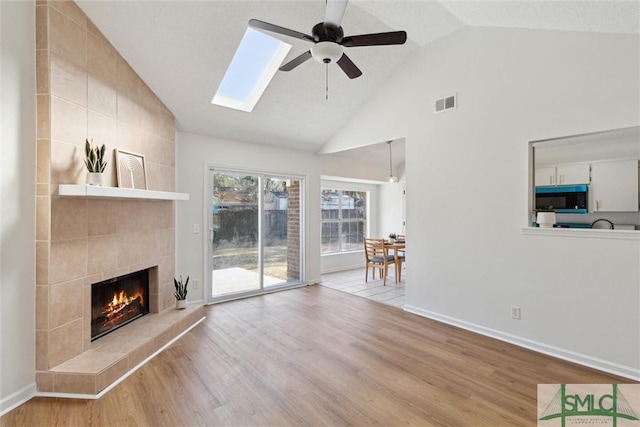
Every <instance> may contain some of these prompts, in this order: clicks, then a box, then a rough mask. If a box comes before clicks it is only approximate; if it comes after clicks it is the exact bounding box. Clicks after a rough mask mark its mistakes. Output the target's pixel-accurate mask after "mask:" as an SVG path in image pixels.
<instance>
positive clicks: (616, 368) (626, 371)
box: [402, 305, 640, 381]
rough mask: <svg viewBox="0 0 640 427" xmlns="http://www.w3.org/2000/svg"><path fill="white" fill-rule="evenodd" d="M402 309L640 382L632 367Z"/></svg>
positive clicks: (426, 312) (413, 308)
mask: <svg viewBox="0 0 640 427" xmlns="http://www.w3.org/2000/svg"><path fill="white" fill-rule="evenodd" d="M402 308H403V309H404V310H405V311H407V312H409V313H413V314H416V315H418V316H422V317H426V318H429V319H432V320H436V321H438V322H442V323H446V324H448V325H452V326H456V327H458V328H462V329H466V330H468V331H471V332H475V333H477V334H480V335H485V336H487V337H490V338H495V339H497V340H500V341H504V342H508V343H510V344H514V345H517V346H519V347H523V348H526V349H529V350H533V351H536V352H538V353H542V354H546V355H548V356H552V357H556V358H558V359H562V360H566V361H568V362H573V363H577V364H578V365H582V366H586V367H589V368H593V369H597V370H599V371H603V372H607V373H609V374H614V375H618V376H620V377H624V378H628V379H631V380H634V381H640V370H638V369H634V368H632V367H630V366H623V365H619V364H617V363H612V362H609V361H606V360H602V359H598V358H595V357H591V356H587V355H584V354H580V353H575V352H573V351H570V350H566V349H562V348H559V347H555V346H551V345H548V344H545V343H541V342H538V341H533V340H529V339H526V338H522V337H518V336H516V335H511V334H507V333H504V332H501V331H498V330H495V329H491V328H485V327H484V326H480V325H476V324H474V323H470V322H466V321H464V320H460V319H456V318H453V317H449V316H446V315H443V314H440V313H435V312H433V311H429V310H424V309H422V308H420V307H416V306H412V305H404V306H403V307H402Z"/></svg>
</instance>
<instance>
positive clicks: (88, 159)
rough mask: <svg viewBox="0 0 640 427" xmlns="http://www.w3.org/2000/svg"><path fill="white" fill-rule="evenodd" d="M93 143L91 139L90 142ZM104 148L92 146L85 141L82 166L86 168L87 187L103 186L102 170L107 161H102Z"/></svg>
mask: <svg viewBox="0 0 640 427" xmlns="http://www.w3.org/2000/svg"><path fill="white" fill-rule="evenodd" d="M91 142H93V139H92V140H91ZM105 152H106V147H105V145H104V144H102V146H101V147H98V146H97V145H95V146H94V145H92V144H91V143H90V142H89V140H88V139H87V140H85V145H84V164H85V165H86V166H87V171H88V172H87V185H104V182H105V180H104V169H105V168H106V167H107V161H106V160H105V159H104V155H105Z"/></svg>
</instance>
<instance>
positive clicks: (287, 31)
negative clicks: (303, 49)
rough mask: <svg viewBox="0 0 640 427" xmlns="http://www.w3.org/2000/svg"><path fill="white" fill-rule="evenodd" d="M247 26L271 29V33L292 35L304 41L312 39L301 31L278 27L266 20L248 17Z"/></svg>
mask: <svg viewBox="0 0 640 427" xmlns="http://www.w3.org/2000/svg"><path fill="white" fill-rule="evenodd" d="M249 26H250V27H251V28H256V29H258V30H264V31H271V32H272V33H277V34H282V35H284V36H289V37H293V38H296V39H301V40H306V41H310V42H312V41H314V40H313V37H311V36H309V35H307V34H305V33H301V32H299V31H295V30H290V29H288V28H284V27H280V26H278V25H274V24H270V23H268V22H264V21H259V20H257V19H250V20H249Z"/></svg>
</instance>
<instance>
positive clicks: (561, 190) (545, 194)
mask: <svg viewBox="0 0 640 427" xmlns="http://www.w3.org/2000/svg"><path fill="white" fill-rule="evenodd" d="M588 194H589V186H588V185H560V186H557V187H536V210H538V209H545V208H548V207H549V206H553V207H554V208H555V210H556V212H557V213H587V212H588V208H589V205H588Z"/></svg>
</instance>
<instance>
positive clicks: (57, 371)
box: [38, 305, 204, 395]
mask: <svg viewBox="0 0 640 427" xmlns="http://www.w3.org/2000/svg"><path fill="white" fill-rule="evenodd" d="M203 318H204V308H203V306H202V305H198V306H190V307H188V308H186V309H185V310H173V309H170V310H165V311H163V312H162V313H151V314H147V315H146V316H143V317H141V318H139V319H136V320H135V321H133V322H131V323H129V324H127V325H125V326H123V327H121V328H120V329H118V330H116V331H113V332H111V333H110V334H108V335H105V336H103V337H101V338H99V339H98V340H96V341H94V342H93V343H92V345H91V349H90V350H88V351H85V352H84V353H82V354H80V355H79V356H76V357H74V358H73V359H70V360H68V361H66V362H64V363H62V364H60V365H58V366H56V367H54V368H52V369H51V370H50V371H49V373H48V374H47V376H46V377H45V378H44V379H43V380H42V381H39V382H38V387H39V391H40V393H41V394H44V395H46V394H47V392H55V393H56V394H66V393H69V394H80V395H82V394H86V395H96V394H99V393H100V392H101V391H103V390H105V389H106V388H107V387H108V386H109V385H111V384H113V383H114V382H115V381H117V380H118V379H119V378H121V377H122V376H124V375H126V374H127V373H129V372H130V371H132V370H133V369H134V368H136V367H137V366H138V365H139V364H140V363H141V362H143V361H145V359H147V358H148V357H149V356H151V355H153V354H154V353H155V352H157V351H158V350H159V349H161V348H162V347H163V346H165V345H166V344H168V343H169V342H171V341H172V340H173V339H174V338H176V337H177V336H179V335H180V334H182V333H183V332H184V331H186V330H188V329H189V328H190V327H192V326H193V325H195V324H196V323H197V322H199V321H200V320H201V319H203Z"/></svg>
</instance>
